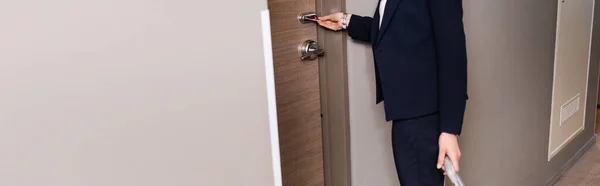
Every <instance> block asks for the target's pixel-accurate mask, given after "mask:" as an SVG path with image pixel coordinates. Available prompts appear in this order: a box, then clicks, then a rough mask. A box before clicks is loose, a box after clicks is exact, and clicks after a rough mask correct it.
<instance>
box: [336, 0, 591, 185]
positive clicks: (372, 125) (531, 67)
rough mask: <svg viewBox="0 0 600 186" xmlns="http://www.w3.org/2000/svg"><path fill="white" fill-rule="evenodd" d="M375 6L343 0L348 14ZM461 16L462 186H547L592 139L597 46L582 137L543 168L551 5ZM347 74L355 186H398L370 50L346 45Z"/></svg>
mask: <svg viewBox="0 0 600 186" xmlns="http://www.w3.org/2000/svg"><path fill="white" fill-rule="evenodd" d="M376 3H377V2H376V1H368V2H367V1H363V0H347V3H346V4H347V7H346V8H347V10H348V11H349V12H352V13H357V14H363V15H372V13H373V12H374V10H375V6H376ZM596 7H598V4H596ZM464 8H465V24H466V32H467V43H468V53H469V95H470V97H471V98H470V100H469V103H468V108H467V114H466V122H465V128H464V135H463V136H462V137H461V139H460V140H461V147H462V150H463V152H464V156H463V157H464V159H463V161H462V168H461V170H462V174H463V175H464V177H465V182H466V183H467V184H469V185H486V186H504V185H514V186H538V185H539V186H541V185H546V183H547V182H549V181H551V180H550V179H551V178H552V177H554V176H555V175H556V174H557V173H559V172H560V171H561V170H562V168H563V167H564V166H565V165H566V164H567V163H568V162H569V160H570V159H571V158H573V157H574V156H575V154H576V153H577V152H578V151H579V150H580V149H581V148H582V147H584V145H586V143H588V142H590V140H591V139H592V138H593V129H594V115H595V114H594V112H595V105H596V96H595V95H596V90H597V81H596V80H597V79H598V63H597V61H598V60H600V52H598V50H600V38H598V37H594V38H593V44H592V45H593V47H592V57H591V60H592V63H591V67H590V69H591V72H590V76H591V77H590V81H589V84H590V87H589V89H588V91H589V92H588V94H589V95H590V96H589V97H588V103H587V106H588V107H587V115H588V117H587V118H586V121H587V123H586V129H585V131H584V132H583V133H582V134H580V135H579V136H578V137H576V138H575V139H574V140H573V141H572V142H571V143H570V144H569V145H568V146H567V147H566V148H564V150H563V151H562V152H561V153H559V154H558V155H557V156H555V157H554V159H553V160H552V161H551V162H548V161H547V153H548V136H549V127H550V106H551V98H552V83H553V82H552V81H553V78H552V76H553V68H554V66H553V62H554V41H555V39H554V38H555V34H556V15H557V2H556V1H546V0H531V1H520V0H504V1H494V0H464ZM596 13H597V14H598V12H596ZM595 17H596V18H597V19H595V23H596V24H595V25H596V26H595V28H597V27H598V25H600V23H598V21H599V20H600V18H598V16H595ZM594 33H598V29H594ZM595 35H596V36H600V35H598V34H595ZM348 70H349V76H350V77H349V89H350V116H351V118H350V120H351V121H350V122H351V123H350V125H351V135H352V136H351V139H352V146H351V147H352V149H351V155H352V174H353V178H352V181H353V182H354V186H368V185H389V186H393V185H398V184H397V181H396V176H395V173H394V169H393V160H392V156H391V143H390V139H389V138H390V125H389V123H386V122H385V121H384V120H383V109H382V108H381V106H380V105H379V106H376V105H374V102H373V100H374V99H373V98H374V96H375V93H374V90H375V89H374V72H373V62H372V59H371V53H370V51H369V46H366V45H363V44H361V43H356V42H349V44H348Z"/></svg>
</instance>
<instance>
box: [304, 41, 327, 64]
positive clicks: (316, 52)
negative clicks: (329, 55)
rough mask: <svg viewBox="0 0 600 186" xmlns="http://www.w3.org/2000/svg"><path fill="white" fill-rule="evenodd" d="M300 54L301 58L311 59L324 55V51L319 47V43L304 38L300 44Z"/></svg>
mask: <svg viewBox="0 0 600 186" xmlns="http://www.w3.org/2000/svg"><path fill="white" fill-rule="evenodd" d="M300 54H301V55H302V57H301V58H300V59H302V60H308V61H312V60H315V59H317V58H318V57H320V56H323V55H325V51H324V50H323V49H320V48H319V44H317V42H316V41H313V40H306V41H304V43H302V45H300Z"/></svg>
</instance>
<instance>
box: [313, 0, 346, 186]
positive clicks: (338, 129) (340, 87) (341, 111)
mask: <svg viewBox="0 0 600 186" xmlns="http://www.w3.org/2000/svg"><path fill="white" fill-rule="evenodd" d="M316 6H317V7H316V12H317V14H318V15H326V14H329V13H333V12H339V11H344V10H345V7H346V0H316ZM346 37H347V36H346V34H340V33H338V32H331V31H328V30H325V29H322V28H319V29H318V31H317V38H318V42H319V44H320V45H321V46H322V47H323V49H324V50H325V51H326V54H325V56H323V57H321V58H319V76H320V80H319V81H320V89H321V113H322V119H321V123H322V128H323V129H322V130H323V156H324V157H323V163H324V171H325V185H326V186H350V185H351V166H350V165H351V162H350V121H349V118H350V116H349V99H348V70H347V60H346V56H347V55H346Z"/></svg>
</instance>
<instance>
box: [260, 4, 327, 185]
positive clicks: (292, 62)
mask: <svg viewBox="0 0 600 186" xmlns="http://www.w3.org/2000/svg"><path fill="white" fill-rule="evenodd" d="M268 3H269V11H270V12H271V15H270V16H271V35H272V42H273V43H272V44H273V59H274V68H275V69H274V70H275V89H276V97H277V117H278V122H279V143H280V152H281V169H282V177H283V185H284V186H323V185H324V169H323V138H322V128H321V103H320V91H319V64H318V59H317V60H312V61H306V60H301V54H300V52H299V46H300V45H302V43H304V41H306V40H314V41H316V40H317V26H316V24H313V23H310V24H302V23H300V22H299V21H298V15H299V14H301V13H304V12H314V11H315V4H316V3H315V0H268Z"/></svg>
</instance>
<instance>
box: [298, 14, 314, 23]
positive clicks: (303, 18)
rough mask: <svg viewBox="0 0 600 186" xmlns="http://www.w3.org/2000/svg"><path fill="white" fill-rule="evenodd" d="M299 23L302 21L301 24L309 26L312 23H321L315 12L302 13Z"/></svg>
mask: <svg viewBox="0 0 600 186" xmlns="http://www.w3.org/2000/svg"><path fill="white" fill-rule="evenodd" d="M298 21H300V23H302V24H307V23H311V22H312V23H315V22H317V21H319V17H318V16H317V14H316V13H314V12H306V13H301V14H300V15H298Z"/></svg>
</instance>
